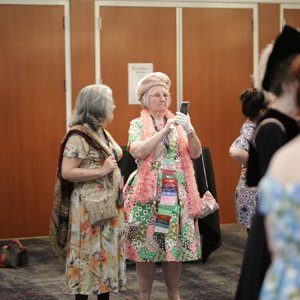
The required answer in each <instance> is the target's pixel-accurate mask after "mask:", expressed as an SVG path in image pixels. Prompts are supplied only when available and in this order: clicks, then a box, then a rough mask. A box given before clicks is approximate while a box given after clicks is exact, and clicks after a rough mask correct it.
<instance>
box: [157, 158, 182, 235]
mask: <svg viewBox="0 0 300 300" xmlns="http://www.w3.org/2000/svg"><path fill="white" fill-rule="evenodd" d="M161 173H162V186H161V197H160V201H159V203H158V209H157V214H156V223H155V229H154V231H155V232H159V233H167V232H168V228H169V223H170V220H171V217H172V213H173V211H174V208H175V206H176V204H177V191H178V185H177V179H176V164H174V163H169V164H168V163H163V164H162V165H161Z"/></svg>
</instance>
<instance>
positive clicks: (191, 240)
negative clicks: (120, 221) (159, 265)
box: [125, 118, 201, 262]
mask: <svg viewBox="0 0 300 300" xmlns="http://www.w3.org/2000/svg"><path fill="white" fill-rule="evenodd" d="M142 132H143V130H142V123H141V119H140V118H138V119H135V120H133V121H131V123H130V128H129V145H130V144H131V143H132V142H134V141H139V140H142ZM177 137H178V136H177V135H176V132H175V133H174V132H173V134H169V145H168V147H166V145H165V143H164V142H161V143H160V144H159V145H158V147H157V149H156V152H155V157H156V160H155V161H154V162H153V164H152V165H153V167H154V168H157V169H158V176H157V193H156V196H155V198H154V199H153V200H152V201H149V202H148V203H146V204H142V203H139V202H135V203H134V204H133V205H128V202H130V196H131V195H132V193H133V191H134V188H135V185H136V182H137V176H139V168H140V162H139V161H138V162H137V165H138V167H137V170H136V171H135V172H134V173H133V174H131V176H130V177H129V178H128V180H127V184H126V186H127V187H126V188H125V189H126V197H125V210H126V216H127V222H128V224H127V226H128V227H127V239H126V253H127V258H128V259H130V260H133V261H137V262H161V261H192V260H197V259H199V258H201V242H200V234H199V227H198V221H197V219H194V218H191V217H190V216H189V211H188V206H187V203H186V201H185V199H186V195H187V192H186V185H187V182H186V181H185V176H184V173H183V169H182V165H181V158H180V154H179V149H178V143H177ZM163 164H166V165H168V164H169V165H170V164H171V165H172V164H173V165H174V164H175V165H176V179H177V184H178V199H177V204H176V205H175V206H174V209H173V211H172V215H171V219H170V222H169V226H168V230H167V233H160V232H156V231H155V224H156V215H157V203H159V201H160V196H161V187H162V173H161V168H160V166H161V165H163ZM145 184H147V178H145Z"/></svg>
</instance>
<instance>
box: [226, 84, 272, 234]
mask: <svg viewBox="0 0 300 300" xmlns="http://www.w3.org/2000/svg"><path fill="white" fill-rule="evenodd" d="M240 100H241V102H242V113H243V115H244V116H245V117H246V121H245V122H244V123H243V125H242V128H241V131H240V135H239V136H238V137H237V138H236V139H235V141H234V142H233V143H232V145H231V146H230V148H229V154H230V156H231V157H232V159H234V160H235V161H236V162H237V163H239V164H240V165H241V166H242V171H241V175H240V179H239V181H238V185H237V187H236V190H235V209H236V218H237V221H238V222H239V223H240V224H242V225H244V226H246V228H247V231H248V230H249V229H250V228H251V220H252V217H253V215H254V213H255V211H256V205H257V189H256V188H255V187H254V188H249V187H248V186H247V185H246V170H247V162H248V156H249V148H250V143H251V140H252V136H253V133H254V130H255V127H256V122H257V120H258V118H259V117H260V116H261V115H262V114H263V113H264V111H265V110H266V108H267V102H266V100H265V97H264V94H263V93H262V92H261V91H259V90H258V89H256V88H251V89H246V90H244V91H243V92H242V93H241V95H240Z"/></svg>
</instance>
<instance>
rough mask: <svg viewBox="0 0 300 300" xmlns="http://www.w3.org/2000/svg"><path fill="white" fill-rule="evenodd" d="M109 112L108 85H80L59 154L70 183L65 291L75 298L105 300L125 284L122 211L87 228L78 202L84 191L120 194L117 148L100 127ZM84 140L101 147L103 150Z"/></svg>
mask: <svg viewBox="0 0 300 300" xmlns="http://www.w3.org/2000/svg"><path fill="white" fill-rule="evenodd" d="M114 108H115V104H114V101H113V98H112V91H111V89H110V88H109V87H108V86H106V85H102V84H95V85H89V86H86V87H84V88H83V89H82V90H81V91H80V92H79V94H78V97H77V102H76V109H75V112H74V114H73V117H72V120H71V122H70V132H71V133H72V130H73V129H74V128H76V129H77V131H76V132H75V133H73V134H70V133H69V134H68V139H67V140H66V143H65V147H64V148H63V153H62V155H63V157H62V165H61V175H62V178H63V179H64V180H67V181H68V182H72V183H74V186H73V191H72V194H71V196H70V218H69V234H68V243H67V253H66V270H65V291H66V292H67V293H70V294H75V299H76V300H84V299H88V295H97V297H98V299H101V300H103V299H109V293H110V292H118V291H119V289H122V288H124V286H125V283H126V277H125V268H126V255H125V244H124V242H125V236H124V234H123V232H124V211H123V208H118V209H117V211H118V214H117V217H116V218H113V219H109V220H105V221H100V222H99V223H96V224H94V225H92V224H91V223H90V221H89V217H88V213H87V210H86V208H85V205H84V201H83V200H82V199H83V198H84V196H85V194H88V193H92V192H99V193H100V194H101V193H104V192H105V191H106V190H107V189H110V188H112V187H113V188H114V189H115V190H119V184H120V181H121V175H120V171H119V168H118V165H117V162H118V160H120V158H121V157H122V150H121V148H120V147H119V145H118V144H117V143H116V142H115V140H114V139H113V138H112V136H111V135H110V134H109V133H108V132H107V131H106V130H105V129H104V128H105V126H106V124H107V123H108V122H110V121H112V119H113V110H114ZM86 136H88V137H89V138H90V139H86ZM89 140H91V141H92V142H93V141H95V142H96V143H97V144H99V145H101V147H102V149H103V151H100V150H99V149H96V148H95V147H94V146H93V143H91V142H89ZM111 182H112V185H113V186H112V187H111ZM116 201H117V199H116Z"/></svg>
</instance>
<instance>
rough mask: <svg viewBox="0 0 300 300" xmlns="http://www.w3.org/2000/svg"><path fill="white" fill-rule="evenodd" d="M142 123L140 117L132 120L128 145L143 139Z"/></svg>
mask: <svg viewBox="0 0 300 300" xmlns="http://www.w3.org/2000/svg"><path fill="white" fill-rule="evenodd" d="M142 134H143V130H142V123H141V120H140V119H134V120H132V121H131V122H130V126H129V132H128V145H130V144H131V143H132V142H135V141H141V140H142Z"/></svg>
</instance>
